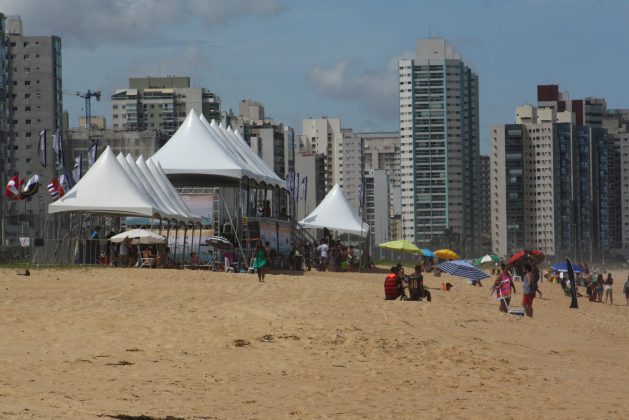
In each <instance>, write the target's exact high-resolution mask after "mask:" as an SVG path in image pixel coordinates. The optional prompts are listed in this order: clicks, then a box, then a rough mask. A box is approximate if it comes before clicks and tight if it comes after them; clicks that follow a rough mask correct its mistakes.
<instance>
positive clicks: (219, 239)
mask: <svg viewBox="0 0 629 420" xmlns="http://www.w3.org/2000/svg"><path fill="white" fill-rule="evenodd" d="M205 242H206V243H207V244H208V245H211V246H213V247H214V248H217V249H232V248H233V247H234V245H232V243H231V242H230V241H229V239H227V238H225V237H223V236H212V237H211V238H209V239H207V240H206V241H205Z"/></svg>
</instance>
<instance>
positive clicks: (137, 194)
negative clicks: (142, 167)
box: [48, 146, 162, 218]
mask: <svg viewBox="0 0 629 420" xmlns="http://www.w3.org/2000/svg"><path fill="white" fill-rule="evenodd" d="M161 211H162V210H161V209H160V208H157V207H156V206H155V202H154V201H152V200H149V199H147V197H145V195H144V193H143V192H142V191H140V190H139V189H138V187H136V185H135V184H134V182H133V181H131V179H129V176H128V175H127V172H126V171H125V170H124V168H123V167H122V166H121V165H120V163H119V162H118V160H117V159H116V157H115V156H114V153H113V152H112V151H111V148H110V147H109V146H108V147H107V148H106V149H105V150H104V151H103V153H102V154H101V155H100V157H99V158H98V160H96V162H95V163H94V165H93V166H92V167H91V168H90V170H89V171H87V173H86V174H85V175H83V177H82V178H81V179H80V180H79V182H77V183H76V185H75V186H74V187H73V188H72V189H71V190H70V191H68V192H67V193H66V194H65V195H64V196H63V197H61V198H60V199H59V200H57V201H55V202H54V203H51V204H50V205H49V206H48V212H49V213H63V212H74V213H101V214H119V215H126V216H144V217H152V218H159V217H160V215H161Z"/></svg>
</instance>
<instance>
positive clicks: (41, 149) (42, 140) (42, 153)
mask: <svg viewBox="0 0 629 420" xmlns="http://www.w3.org/2000/svg"><path fill="white" fill-rule="evenodd" d="M38 154H39V163H41V166H43V167H44V168H45V167H46V130H42V131H40V132H39V146H38Z"/></svg>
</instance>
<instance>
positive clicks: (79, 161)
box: [72, 155, 83, 183]
mask: <svg viewBox="0 0 629 420" xmlns="http://www.w3.org/2000/svg"><path fill="white" fill-rule="evenodd" d="M82 170H83V156H82V155H78V156H77V157H75V158H74V168H72V179H73V180H74V182H75V183H77V182H79V179H81V171H82Z"/></svg>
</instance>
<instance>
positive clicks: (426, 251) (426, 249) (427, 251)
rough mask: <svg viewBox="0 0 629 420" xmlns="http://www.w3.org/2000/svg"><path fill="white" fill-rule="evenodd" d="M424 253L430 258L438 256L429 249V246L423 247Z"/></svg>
mask: <svg viewBox="0 0 629 420" xmlns="http://www.w3.org/2000/svg"><path fill="white" fill-rule="evenodd" d="M421 251H422V255H423V256H424V257H428V258H437V256H436V255H435V253H434V252H432V251H431V250H429V249H428V248H422V249H421Z"/></svg>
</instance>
